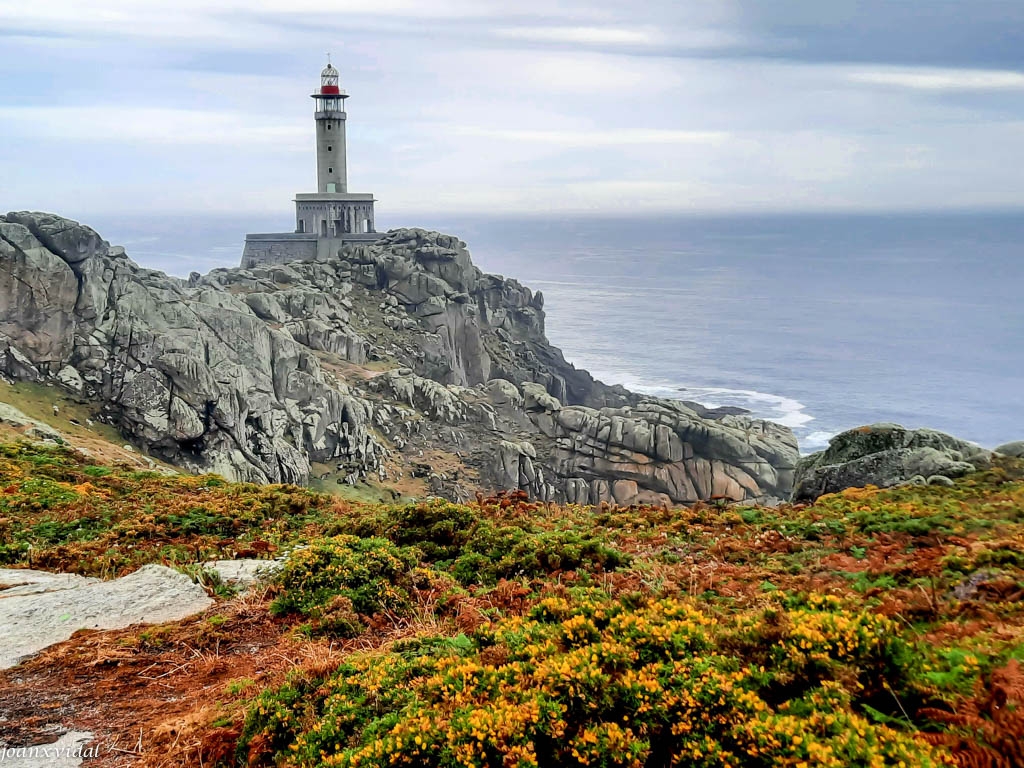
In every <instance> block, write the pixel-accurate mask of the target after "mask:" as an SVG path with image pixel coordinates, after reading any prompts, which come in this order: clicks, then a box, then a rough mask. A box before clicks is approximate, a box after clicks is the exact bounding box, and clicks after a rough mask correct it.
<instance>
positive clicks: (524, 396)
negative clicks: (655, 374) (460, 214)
mask: <svg viewBox="0 0 1024 768" xmlns="http://www.w3.org/2000/svg"><path fill="white" fill-rule="evenodd" d="M543 306H544V302H543V297H542V295H541V294H540V293H533V292H532V291H530V290H529V289H528V288H526V287H524V286H522V285H520V284H519V283H518V282H516V281H515V280H510V279H506V278H502V277H499V276H496V275H488V274H484V273H482V272H481V271H480V270H479V269H477V268H476V267H475V266H474V265H473V264H472V262H471V260H470V256H469V253H468V251H467V250H466V246H465V243H463V242H462V241H460V240H458V239H457V238H454V237H450V236H448V235H442V234H438V233H436V232H426V231H423V230H417V229H403V230H396V231H392V232H389V233H388V234H387V235H385V236H384V237H383V238H382V239H381V240H380V241H378V242H377V243H374V244H373V245H359V246H349V247H345V248H343V249H342V250H341V251H340V252H339V253H338V254H336V256H334V257H332V258H330V259H325V260H315V261H304V262H296V263H293V264H289V265H285V266H276V267H267V268H255V269H218V270H214V271H213V272H211V273H209V274H207V275H205V276H201V275H198V274H193V275H192V276H191V277H190V278H189V279H188V280H180V279H176V278H173V277H169V276H167V275H164V274H163V273H160V272H155V271H153V270H149V269H144V268H142V267H140V266H138V265H136V264H135V263H133V262H132V261H130V260H129V259H128V258H127V256H126V255H125V253H124V250H123V249H122V248H117V247H111V246H110V245H109V244H108V243H107V242H105V241H104V240H103V239H102V238H101V237H100V236H99V235H98V234H97V233H96V232H94V231H93V230H91V229H90V228H88V227H86V226H82V225H80V224H78V223H76V222H73V221H69V220H67V219H64V218H61V217H58V216H54V215H51V214H43V213H24V212H22V213H9V214H7V215H6V216H0V373H3V374H4V375H5V376H6V377H8V378H10V379H14V380H35V381H45V382H55V383H59V385H60V386H62V387H64V388H66V389H67V390H69V391H72V392H74V393H77V395H79V396H80V397H81V398H82V399H83V400H84V401H88V402H91V403H94V404H95V406H96V412H97V414H98V416H99V417H100V418H102V419H103V420H104V421H106V422H107V423H109V424H112V425H114V426H116V427H117V429H118V430H119V431H120V432H121V433H122V434H123V435H124V436H125V438H126V439H127V440H128V441H130V442H131V443H132V444H133V445H135V446H136V447H137V448H138V449H140V450H142V451H144V452H146V453H149V454H151V455H153V456H155V457H158V458H160V459H162V460H165V461H168V462H171V463H173V464H176V465H178V466H180V467H183V468H185V469H187V470H189V471H195V472H199V471H203V472H218V473H220V474H222V475H224V476H225V477H227V478H230V479H241V480H251V481H256V482H294V483H306V482H309V481H310V480H311V479H319V480H321V481H324V480H329V481H337V482H339V483H348V484H356V483H359V482H362V481H364V480H366V479H372V480H374V481H375V482H378V483H384V484H389V485H393V486H395V487H396V488H399V489H400V490H402V491H403V492H406V493H410V494H417V493H434V494H440V495H445V496H448V497H451V498H460V497H465V496H467V495H470V494H472V493H474V492H475V491H476V490H477V489H478V488H480V489H522V490H525V491H527V492H528V493H530V494H531V496H533V497H535V498H539V499H544V500H555V501H569V502H579V503H599V502H601V501H614V502H618V503H626V504H628V503H636V502H655V503H666V504H671V503H685V502H692V501H696V500H698V499H708V498H712V497H727V498H730V499H737V500H739V499H766V498H773V497H775V498H785V497H787V496H788V494H789V492H790V490H791V488H792V484H793V471H794V466H795V464H796V460H797V448H796V440H795V439H794V437H793V435H792V434H791V433H790V432H789V430H787V429H786V428H784V427H781V426H778V425H776V424H772V423H769V422H765V421H760V420H756V419H752V418H749V417H747V416H744V415H737V414H732V413H721V412H714V411H708V410H706V409H703V408H701V407H700V406H697V405H695V404H685V403H680V402H675V401H667V400H659V399H653V398H644V397H641V396H639V395H636V394H633V393H630V392H628V391H626V390H624V389H622V388H620V387H609V386H606V385H604V384H602V383H600V382H598V381H595V380H594V379H593V378H592V377H591V376H590V375H589V374H587V373H586V372H585V371H582V370H578V369H576V368H574V367H573V366H572V365H571V364H569V363H567V362H566V361H565V359H564V358H563V356H562V354H561V352H560V351H559V350H558V349H556V348H554V347H552V346H551V345H550V344H549V343H548V342H547V340H546V338H545V335H544V311H543Z"/></svg>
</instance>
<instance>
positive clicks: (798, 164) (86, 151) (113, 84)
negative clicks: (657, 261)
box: [0, 0, 1024, 219]
mask: <svg viewBox="0 0 1024 768" xmlns="http://www.w3.org/2000/svg"><path fill="white" fill-rule="evenodd" d="M328 51H330V52H331V54H332V60H333V62H334V63H335V65H336V66H337V67H338V69H339V70H340V71H341V85H342V87H343V88H345V89H346V90H347V91H348V93H349V94H350V95H351V98H350V99H349V101H348V157H349V188H350V190H351V191H356V192H359V191H367V192H373V193H375V195H376V197H377V198H378V199H379V201H380V202H379V203H378V211H379V214H378V216H381V215H383V216H385V217H387V218H389V219H394V218H395V217H396V216H400V215H402V214H406V213H407V214H413V213H424V212H429V213H437V212H440V213H455V212H458V213H464V214H473V213H481V214H501V213H508V214H528V215H532V214H536V215H547V214H551V213H582V214H593V215H601V216H629V215H643V214H664V213H689V212H695V213H700V212H725V213H731V212H747V211H755V212H767V211H787V212H805V211H854V210H856V211H879V210H882V211H906V210H940V209H941V210H945V209H979V208H1017V207H1021V206H1024V173H1022V172H1021V166H1022V158H1024V2H1022V1H1021V0H827V1H825V0H633V2H630V3H626V2H621V1H620V0H616V1H615V2H608V1H601V2H599V1H597V0H517V2H514V3H513V2H507V1H505V0H502V1H501V2H495V1H493V0H416V1H414V0H374V1H373V2H370V0H245V2H243V1H242V0H218V1H217V2H210V1H209V0H131V1H129V0H46V2H39V1H38V0H36V1H35V2H30V0H0V86H2V87H0V210H20V209H36V210H40V209H41V210H50V211H55V212H59V213H62V214H64V215H69V216H73V217H77V218H86V217H88V216H90V215H103V216H122V215H123V216H129V215H136V214H144V213H178V212H181V213H185V212H208V213H246V214H261V213H264V212H271V211H276V212H281V211H282V210H284V211H285V212H287V211H288V210H289V209H290V206H291V203H290V200H291V199H292V196H293V195H294V193H296V192H300V191H313V190H314V189H315V157H314V154H313V119H312V112H313V104H312V100H311V99H310V98H309V94H310V93H312V91H313V89H314V88H315V87H316V85H317V84H318V77H319V72H320V69H321V68H322V66H323V65H324V62H325V57H326V52H328Z"/></svg>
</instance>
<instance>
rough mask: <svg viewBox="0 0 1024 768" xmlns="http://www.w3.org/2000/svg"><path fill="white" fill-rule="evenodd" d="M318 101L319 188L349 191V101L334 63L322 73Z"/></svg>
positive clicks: (317, 95)
mask: <svg viewBox="0 0 1024 768" xmlns="http://www.w3.org/2000/svg"><path fill="white" fill-rule="evenodd" d="M312 96H313V98H314V99H315V100H316V113H315V118H316V185H317V191H318V192H321V193H325V192H348V172H347V168H346V164H345V163H346V159H345V118H346V117H347V115H346V114H345V99H347V98H348V94H347V93H345V92H344V91H343V90H341V88H339V87H338V70H336V69H335V68H334V66H333V65H332V64H331V62H330V59H328V61H327V66H326V67H324V70H323V72H321V73H320V90H318V91H317V92H316V93H314V94H313V95H312Z"/></svg>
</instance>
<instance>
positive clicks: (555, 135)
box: [451, 126, 729, 148]
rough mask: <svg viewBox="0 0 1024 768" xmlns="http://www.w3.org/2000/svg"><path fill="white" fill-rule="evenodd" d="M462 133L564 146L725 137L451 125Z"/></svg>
mask: <svg viewBox="0 0 1024 768" xmlns="http://www.w3.org/2000/svg"><path fill="white" fill-rule="evenodd" d="M451 131H452V132H453V133H455V134H459V135H463V136H481V137H484V138H488V139H496V140H499V141H512V142H524V143H530V144H551V145H557V146H563V147H577V148H584V147H608V146H615V145H625V144H707V145H717V144H722V143H723V142H725V141H727V140H728V138H729V135H728V134H727V133H724V132H721V131H679V130H671V129H662V128H621V129H617V130H612V131H602V130H588V131H583V130H579V131H566V130H554V131H552V130H531V129H518V128H482V127H475V126H455V127H454V128H452V129H451Z"/></svg>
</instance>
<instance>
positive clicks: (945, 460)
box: [793, 424, 992, 501]
mask: <svg viewBox="0 0 1024 768" xmlns="http://www.w3.org/2000/svg"><path fill="white" fill-rule="evenodd" d="M991 458H992V454H991V452H990V451H987V450H985V449H983V448H981V447H979V446H977V445H975V444H974V443H969V442H967V441H965V440H960V439H958V438H955V437H952V436H951V435H947V434H945V433H943V432H938V431H936V430H934V429H906V428H904V427H902V426H900V425H899V424H871V425H868V426H864V427H857V428H856V429H851V430H848V431H846V432H843V433H841V434H839V435H836V436H835V437H833V438H832V439H831V440H830V441H829V447H828V448H826V449H825V450H824V451H819V452H818V453H813V454H811V455H810V456H805V457H804V458H802V459H801V460H800V462H799V464H798V465H797V470H796V477H795V480H794V488H793V501H813V500H814V499H817V498H818V497H819V496H823V495H824V494H826V493H836V492H838V491H841V490H843V489H845V488H861V487H864V486H866V485H874V486H877V487H879V488H889V487H892V486H894V485H902V484H905V483H918V484H922V485H923V484H925V483H927V484H930V485H939V484H942V485H945V484H948V483H949V481H951V480H953V479H955V478H958V477H962V476H963V475H966V474H969V473H971V472H975V471H977V470H979V469H984V468H986V467H988V466H990V464H991Z"/></svg>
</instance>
